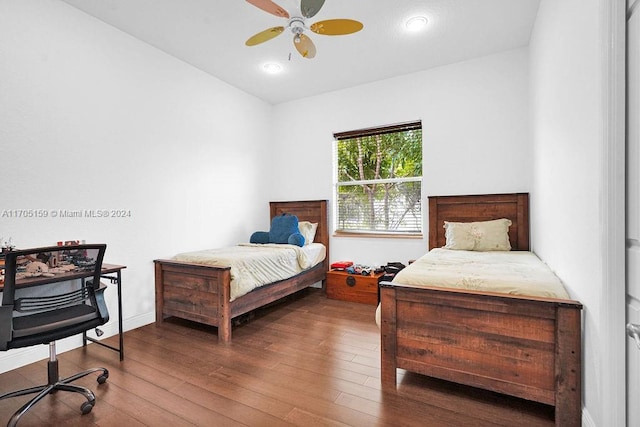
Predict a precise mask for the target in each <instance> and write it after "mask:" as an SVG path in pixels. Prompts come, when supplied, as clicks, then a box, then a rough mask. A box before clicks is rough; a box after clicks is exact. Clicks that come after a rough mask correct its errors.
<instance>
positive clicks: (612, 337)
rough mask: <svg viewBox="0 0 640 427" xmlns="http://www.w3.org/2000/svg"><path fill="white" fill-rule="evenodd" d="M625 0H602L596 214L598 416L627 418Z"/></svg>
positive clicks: (606, 421)
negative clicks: (600, 333) (599, 334)
mask: <svg viewBox="0 0 640 427" xmlns="http://www.w3.org/2000/svg"><path fill="white" fill-rule="evenodd" d="M626 9H627V8H626V1H625V0H613V1H612V0H600V11H601V13H600V16H601V22H600V24H601V31H602V32H601V42H600V43H601V45H600V48H601V52H602V57H601V59H602V62H601V64H602V65H601V74H602V76H601V77H602V98H601V102H602V107H603V108H602V118H601V120H602V126H601V129H602V138H601V147H600V152H601V161H602V163H601V167H600V169H601V170H600V173H601V180H600V182H601V183H602V184H601V185H602V188H600V206H601V208H600V218H601V221H602V222H601V224H602V226H601V236H600V244H601V248H602V257H603V259H602V275H603V277H602V301H603V304H602V308H603V312H602V317H601V320H602V322H603V324H602V329H601V330H602V331H603V332H604V335H605V336H604V337H603V342H604V343H605V344H606V345H605V346H604V348H602V349H601V351H602V353H601V354H602V365H601V367H602V373H601V376H600V380H601V384H602V390H601V391H602V393H601V398H602V407H601V409H602V419H601V420H600V421H601V425H603V426H624V425H625V423H626V368H625V366H626V341H627V338H626V333H625V325H626V320H625V312H626V304H625V299H626V297H625V292H626V291H625V276H626V274H625V265H626V263H625V198H626V192H625V160H626V154H625V153H626V152H625V135H626V129H625V126H626V124H625V115H626V96H625V78H626V60H625V58H626V42H625V40H626V21H627V20H626Z"/></svg>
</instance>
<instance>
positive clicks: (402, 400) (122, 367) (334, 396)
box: [0, 289, 553, 427]
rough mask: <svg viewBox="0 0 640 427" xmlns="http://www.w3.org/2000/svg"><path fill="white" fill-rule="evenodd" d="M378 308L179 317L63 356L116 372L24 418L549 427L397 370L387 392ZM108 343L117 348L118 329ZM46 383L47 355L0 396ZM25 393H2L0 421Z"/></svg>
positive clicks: (8, 377) (542, 418) (470, 392)
mask: <svg viewBox="0 0 640 427" xmlns="http://www.w3.org/2000/svg"><path fill="white" fill-rule="evenodd" d="M374 311H375V307H373V306H368V305H362V304H356V303H348V302H344V301H336V300H330V299H327V298H325V297H324V295H323V294H322V293H321V291H320V290H316V289H312V290H308V291H303V293H302V295H301V296H299V297H298V298H294V299H290V300H288V301H286V302H284V303H281V304H277V305H275V306H272V307H269V308H266V309H261V310H259V311H257V312H256V313H255V314H254V315H253V316H252V318H251V319H250V320H249V321H248V322H246V323H243V324H241V325H239V326H235V327H234V329H233V342H232V343H231V344H229V345H222V344H218V343H217V339H216V330H215V328H211V327H207V326H203V325H198V324H195V323H190V322H184V321H179V320H170V321H166V322H165V323H164V324H163V325H161V326H156V325H147V326H145V327H142V328H139V329H136V330H132V331H129V332H127V333H126V335H125V360H124V361H123V362H119V360H118V356H117V354H116V353H115V352H113V351H110V350H108V349H105V348H103V347H100V346H97V345H89V347H87V348H79V349H75V350H72V351H69V352H66V353H63V354H61V355H60V356H59V359H60V371H61V375H62V376H66V375H71V374H73V373H75V372H77V371H80V370H82V369H85V368H89V367H94V366H104V367H106V368H107V369H109V371H110V376H109V380H108V381H107V382H106V383H105V384H102V385H98V384H97V382H96V378H95V377H96V376H94V375H92V376H90V377H86V378H83V379H82V380H79V381H78V383H79V384H82V385H84V386H87V387H89V388H91V389H92V390H93V391H94V392H95V394H96V399H97V402H96V406H95V407H94V409H93V411H92V412H91V413H90V414H87V415H81V414H80V409H79V408H80V405H81V404H82V402H83V401H84V398H83V397H82V396H80V395H76V394H71V393H64V392H59V393H57V394H55V395H53V396H48V397H47V398H45V399H44V400H43V401H41V402H40V403H38V404H37V405H36V406H35V407H34V408H33V409H32V410H31V411H30V412H29V413H28V414H27V415H25V416H23V417H22V419H21V421H20V423H19V424H18V425H19V426H21V427H26V426H45V425H57V426H63V425H64V426H94V425H95V426H127V427H128V426H143V425H148V426H187V425H198V426H241V425H246V426H279V425H298V426H345V425H348V426H522V427H524V426H527V427H529V426H550V425H553V410H552V408H550V407H548V406H545V405H539V404H535V403H532V402H527V401H523V400H519V399H514V398H509V397H506V396H502V395H499V394H495V393H490V392H486V391H482V390H478V389H473V388H467V387H462V386H458V385H455V384H451V383H447V382H443V381H438V380H434V379H429V378H426V377H423V376H420V375H417V374H411V373H401V374H400V375H401V378H400V379H399V382H398V389H397V392H394V393H383V392H381V390H380V338H379V331H378V328H377V326H376V324H375V322H374V320H373V316H374ZM108 341H110V342H112V343H113V344H114V345H115V344H116V337H111V338H109V339H108ZM42 382H46V360H43V361H40V362H37V363H34V364H31V365H28V366H25V367H22V368H19V369H16V370H13V371H10V372H6V373H3V374H1V375H0V393H4V392H6V391H10V390H15V389H18V388H22V387H29V386H32V385H37V384H40V383H42ZM26 400H27V398H26V397H20V398H13V399H7V400H3V401H0V425H2V424H3V423H5V422H7V421H8V419H9V417H10V416H11V414H12V413H13V412H14V411H15V410H16V409H17V408H18V407H19V406H21V405H22V404H23V402H25V401H26Z"/></svg>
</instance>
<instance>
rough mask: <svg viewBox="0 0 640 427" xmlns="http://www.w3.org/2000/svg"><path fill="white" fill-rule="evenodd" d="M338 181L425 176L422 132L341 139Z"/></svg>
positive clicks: (339, 143) (339, 144) (413, 131)
mask: <svg viewBox="0 0 640 427" xmlns="http://www.w3.org/2000/svg"><path fill="white" fill-rule="evenodd" d="M338 165H339V170H338V181H339V182H345V181H361V180H370V179H387V178H406V177H416V176H422V131H421V130H411V131H405V132H397V133H386V134H382V135H372V136H364V137H358V138H351V139H345V140H341V141H338Z"/></svg>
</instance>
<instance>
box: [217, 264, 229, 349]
mask: <svg viewBox="0 0 640 427" xmlns="http://www.w3.org/2000/svg"><path fill="white" fill-rule="evenodd" d="M220 286H221V287H222V289H221V290H222V292H219V293H218V295H219V300H218V316H219V317H218V341H221V342H223V343H230V342H231V303H230V302H229V299H230V298H231V275H230V274H229V272H228V271H226V272H225V274H224V277H223V279H222V280H221V283H220Z"/></svg>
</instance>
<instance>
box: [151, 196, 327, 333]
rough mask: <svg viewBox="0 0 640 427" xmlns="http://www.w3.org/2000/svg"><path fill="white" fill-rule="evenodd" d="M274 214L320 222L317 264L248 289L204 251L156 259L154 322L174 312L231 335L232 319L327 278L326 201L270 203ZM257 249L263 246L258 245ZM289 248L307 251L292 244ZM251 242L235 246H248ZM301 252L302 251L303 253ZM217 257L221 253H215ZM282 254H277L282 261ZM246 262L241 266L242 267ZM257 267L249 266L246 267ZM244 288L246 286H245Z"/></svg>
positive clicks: (316, 236)
mask: <svg viewBox="0 0 640 427" xmlns="http://www.w3.org/2000/svg"><path fill="white" fill-rule="evenodd" d="M269 206H270V212H271V218H274V217H276V216H279V215H282V214H291V215H295V216H297V217H298V220H299V221H307V222H309V223H312V224H317V230H316V233H315V238H314V240H313V242H314V244H318V245H322V246H323V247H324V253H325V254H326V255H325V257H324V258H323V260H322V261H321V262H319V263H317V264H315V265H314V266H311V267H308V266H305V267H307V268H306V269H304V270H303V271H302V272H300V273H297V274H294V275H293V276H292V277H289V278H286V279H282V280H278V281H276V282H274V283H270V284H266V285H263V286H261V287H257V288H255V289H253V290H250V291H248V292H246V293H244V291H243V292H238V291H237V290H236V289H237V288H236V287H235V284H234V287H233V290H232V283H231V282H232V272H231V270H232V269H231V267H230V266H219V265H208V264H206V261H204V260H203V259H198V258H201V257H202V256H204V255H205V254H203V252H206V251H201V252H199V253H191V254H185V256H183V257H178V258H182V260H180V259H159V260H155V261H154V263H155V282H156V322H157V323H161V322H162V321H163V320H164V319H165V318H167V317H169V316H174V317H178V318H182V319H186V320H192V321H195V322H199V323H204V324H207V325H211V326H216V327H217V328H218V339H219V340H221V341H222V342H230V341H231V324H232V319H233V318H235V317H238V316H240V315H242V314H245V313H248V312H249V311H251V310H254V309H256V308H258V307H262V306H264V305H267V304H270V303H272V302H274V301H276V300H279V299H281V298H283V297H285V296H287V295H291V294H293V293H295V292H298V291H300V290H302V289H304V288H307V287H309V286H311V285H313V284H315V283H318V282H323V284H324V280H325V278H326V272H327V271H329V229H328V224H327V201H326V200H314V201H295V202H271V203H269ZM255 246H256V249H258V250H259V249H261V246H268V245H255ZM281 246H283V247H289V250H290V251H294V250H295V251H296V253H297V255H283V256H282V257H281V258H286V257H291V256H298V257H301V256H303V257H304V256H305V255H304V253H302V252H301V251H300V250H299V249H302V248H299V249H298V248H296V247H291V246H292V245H281ZM250 249H251V248H250V247H249V246H248V245H247V246H245V247H242V248H237V249H234V250H242V251H245V250H250ZM301 253H302V255H301ZM214 255H215V256H216V257H218V258H219V256H218V255H217V254H214ZM281 261H282V260H277V261H276V263H280V262H281ZM241 268H242V267H241ZM244 268H245V269H248V270H254V269H252V268H251V267H244ZM245 291H246V289H245Z"/></svg>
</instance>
